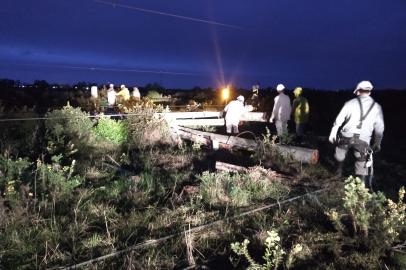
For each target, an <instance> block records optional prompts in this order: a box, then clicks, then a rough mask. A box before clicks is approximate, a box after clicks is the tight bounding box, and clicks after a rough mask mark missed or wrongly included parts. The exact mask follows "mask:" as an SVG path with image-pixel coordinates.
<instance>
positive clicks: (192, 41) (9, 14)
mask: <svg viewBox="0 0 406 270" xmlns="http://www.w3.org/2000/svg"><path fill="white" fill-rule="evenodd" d="M111 3H115V4H116V5H115V6H113V5H112V4H111ZM154 12H155V13H154ZM156 12H161V13H159V14H158V13H156ZM162 13H165V14H170V15H178V16H183V17H175V16H169V15H165V14H162ZM0 18H1V21H0V78H10V79H18V80H21V81H25V82H30V81H33V80H35V79H45V80H48V81H49V82H67V83H72V82H77V81H91V82H98V83H107V82H113V83H116V84H121V83H125V84H128V85H140V86H142V85H145V84H146V83H148V82H162V83H163V85H164V86H165V87H169V88H174V87H180V88H189V87H193V86H201V87H207V86H212V87H218V86H220V85H221V84H223V83H232V84H234V85H236V86H239V87H250V86H251V85H252V84H254V83H255V82H257V81H258V82H260V84H261V86H263V87H266V86H275V85H276V84H277V83H284V84H285V85H286V86H287V87H288V88H293V87H295V86H298V85H300V86H304V87H316V88H325V89H338V88H352V87H354V86H355V85H356V83H357V82H358V81H360V80H371V81H372V82H373V83H374V84H375V85H376V87H377V88H389V87H393V88H406V1H405V0H386V1H383V0H356V1H354V0H341V1H340V0H335V1H334V0H312V1H305V0H301V1H299V0H251V1H249V0H220V1H219V0H193V1H190V0H172V1H168V0H99V1H94V0H1V8H0ZM193 19H199V20H203V21H196V20H193ZM209 21H211V23H210V22H209Z"/></svg>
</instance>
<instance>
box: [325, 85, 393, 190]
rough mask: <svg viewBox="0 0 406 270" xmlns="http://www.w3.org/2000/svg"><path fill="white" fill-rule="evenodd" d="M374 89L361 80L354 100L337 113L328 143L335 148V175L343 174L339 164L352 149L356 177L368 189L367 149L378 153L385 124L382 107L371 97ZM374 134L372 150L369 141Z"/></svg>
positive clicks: (355, 91)
mask: <svg viewBox="0 0 406 270" xmlns="http://www.w3.org/2000/svg"><path fill="white" fill-rule="evenodd" d="M372 89H373V86H372V84H371V82H369V81H361V82H360V83H358V85H357V87H356V88H355V90H354V94H355V95H357V97H356V98H353V99H351V100H350V101H348V102H346V103H345V104H344V107H343V108H342V109H341V111H340V113H339V114H338V116H337V118H336V120H335V122H334V125H333V128H332V129H331V132H330V136H329V141H330V142H331V143H332V144H335V145H336V149H335V155H334V157H335V159H336V160H337V162H338V169H337V174H338V175H339V176H341V174H342V164H343V162H344V160H345V157H346V154H347V152H348V150H353V152H354V156H355V159H356V161H355V166H354V167H355V174H356V176H358V177H359V178H361V179H362V180H363V181H364V183H365V184H366V186H367V187H369V188H372V187H371V184H372V183H371V182H370V181H367V180H370V179H371V178H370V177H369V179H367V178H368V177H367V176H370V174H369V172H368V170H369V168H368V166H366V165H367V162H368V158H369V155H370V154H371V152H370V150H373V151H374V152H379V151H380V149H381V141H382V137H383V131H384V128H385V126H384V121H383V113H382V108H381V106H380V105H379V104H378V103H376V102H375V101H374V100H373V99H372V98H371V91H372ZM372 135H374V140H373V145H372V148H371V147H370V142H371V138H372Z"/></svg>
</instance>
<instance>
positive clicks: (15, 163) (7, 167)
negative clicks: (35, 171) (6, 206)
mask: <svg viewBox="0 0 406 270" xmlns="http://www.w3.org/2000/svg"><path fill="white" fill-rule="evenodd" d="M30 166H31V162H29V161H28V160H27V159H22V158H18V159H12V158H10V157H4V156H3V155H0V194H1V195H4V196H5V197H6V198H7V199H8V200H9V201H10V202H11V203H12V206H13V205H15V204H16V203H17V202H18V201H19V199H20V193H19V191H20V189H21V188H22V186H23V185H28V184H30V181H31V179H32V178H31V176H30V171H29V170H28V169H29V168H30ZM27 189H28V190H26V193H27V194H24V195H28V194H29V193H30V192H31V190H30V189H29V187H28V186H27Z"/></svg>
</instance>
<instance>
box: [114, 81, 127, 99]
mask: <svg viewBox="0 0 406 270" xmlns="http://www.w3.org/2000/svg"><path fill="white" fill-rule="evenodd" d="M116 95H117V96H119V97H121V98H122V99H123V100H124V101H127V100H129V99H130V91H129V90H128V88H127V87H125V85H124V84H122V85H121V86H120V91H119V92H118V93H117V94H116Z"/></svg>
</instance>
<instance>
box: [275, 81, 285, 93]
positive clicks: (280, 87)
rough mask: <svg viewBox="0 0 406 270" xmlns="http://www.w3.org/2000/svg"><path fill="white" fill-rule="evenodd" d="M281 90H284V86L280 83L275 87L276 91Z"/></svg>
mask: <svg viewBox="0 0 406 270" xmlns="http://www.w3.org/2000/svg"><path fill="white" fill-rule="evenodd" d="M283 90H285V86H284V85H283V84H281V83H280V84H278V85H277V86H276V91H278V92H280V91H283Z"/></svg>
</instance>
